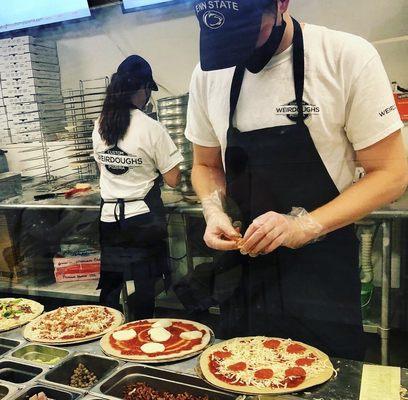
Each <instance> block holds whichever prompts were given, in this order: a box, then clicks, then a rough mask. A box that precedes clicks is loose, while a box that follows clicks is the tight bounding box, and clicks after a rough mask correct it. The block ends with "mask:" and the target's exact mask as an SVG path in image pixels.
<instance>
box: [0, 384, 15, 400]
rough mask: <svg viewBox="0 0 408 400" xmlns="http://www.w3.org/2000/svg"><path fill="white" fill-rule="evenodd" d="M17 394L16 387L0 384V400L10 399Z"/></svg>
mask: <svg viewBox="0 0 408 400" xmlns="http://www.w3.org/2000/svg"><path fill="white" fill-rule="evenodd" d="M16 392H17V387H16V386H13V385H11V384H9V383H5V382H1V383H0V399H1V400H6V399H10V398H11V397H12V396H13V394H14V393H16Z"/></svg>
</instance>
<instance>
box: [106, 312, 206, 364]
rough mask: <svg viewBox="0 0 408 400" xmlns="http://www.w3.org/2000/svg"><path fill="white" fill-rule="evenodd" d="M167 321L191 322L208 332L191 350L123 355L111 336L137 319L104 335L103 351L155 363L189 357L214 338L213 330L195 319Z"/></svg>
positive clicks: (148, 320) (111, 354)
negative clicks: (113, 344) (115, 346)
mask: <svg viewBox="0 0 408 400" xmlns="http://www.w3.org/2000/svg"><path fill="white" fill-rule="evenodd" d="M143 321H147V322H150V323H155V322H158V321H160V319H157V318H154V319H146V320H143ZM166 321H171V322H183V323H186V324H191V325H194V326H195V327H196V328H197V330H203V331H205V332H206V333H205V334H204V336H203V337H202V340H201V344H199V345H196V346H194V347H193V348H192V349H190V350H184V351H180V352H178V353H173V354H166V355H158V356H156V357H148V356H147V355H145V356H144V355H123V354H122V353H121V351H119V350H116V349H114V348H113V347H112V346H111V345H110V343H109V338H110V336H111V335H112V334H113V333H114V332H115V331H117V330H121V329H124V328H125V327H127V326H128V325H130V324H134V323H135V322H137V321H133V322H129V323H128V324H126V325H123V326H120V327H119V328H116V329H115V330H114V331H113V332H109V333H107V334H106V335H105V336H103V337H102V339H101V341H100V345H101V348H102V350H103V352H104V353H105V354H107V355H109V356H113V357H116V358H120V359H122V360H131V361H140V362H147V363H155V362H162V361H169V360H172V361H173V360H174V361H176V360H178V359H181V358H187V357H190V356H191V357H192V356H194V355H197V354H199V353H200V352H201V351H202V350H203V349H205V348H206V347H207V346H208V345H209V344H210V342H211V340H212V338H213V334H212V331H211V330H210V329H209V328H208V327H207V326H205V325H203V324H200V323H199V322H195V321H188V320H185V319H176V318H174V319H172V318H166Z"/></svg>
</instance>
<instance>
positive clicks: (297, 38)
mask: <svg viewBox="0 0 408 400" xmlns="http://www.w3.org/2000/svg"><path fill="white" fill-rule="evenodd" d="M292 21H293V27H294V31H293V76H294V80H295V93H296V104H297V107H298V117H297V123H298V124H301V125H303V124H304V114H303V92H304V87H305V49H304V43H303V33H302V27H301V26H300V24H299V22H298V21H296V20H295V19H294V18H292Z"/></svg>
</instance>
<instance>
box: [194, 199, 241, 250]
mask: <svg viewBox="0 0 408 400" xmlns="http://www.w3.org/2000/svg"><path fill="white" fill-rule="evenodd" d="M201 204H202V206H203V214H204V218H205V221H206V222H207V228H206V230H205V234H204V241H205V243H206V245H207V246H208V247H210V248H212V249H215V250H224V251H228V250H237V249H238V241H239V240H240V239H241V237H242V236H241V235H240V234H239V232H238V231H237V230H236V229H235V228H234V227H233V225H232V222H231V219H230V218H229V217H228V215H227V214H226V213H225V212H224V208H223V205H222V197H221V193H220V192H218V191H215V192H213V193H212V194H211V195H209V196H207V197H205V198H204V199H202V200H201Z"/></svg>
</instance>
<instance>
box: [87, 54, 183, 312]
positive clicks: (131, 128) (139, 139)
mask: <svg viewBox="0 0 408 400" xmlns="http://www.w3.org/2000/svg"><path fill="white" fill-rule="evenodd" d="M152 90H157V85H156V83H155V82H154V80H153V76H152V70H151V67H150V65H149V64H148V62H147V61H146V60H144V59H143V58H142V57H140V56H137V55H132V56H130V57H128V58H126V59H125V60H124V61H123V62H122V63H121V64H120V65H119V67H118V70H117V72H116V73H114V74H113V75H112V78H111V82H110V84H109V86H108V88H107V91H106V98H105V101H104V105H103V109H102V113H101V115H100V117H99V119H98V120H97V121H96V122H95V128H94V131H93V135H92V139H93V148H94V156H95V159H96V161H97V163H98V165H99V168H100V187H101V218H100V219H101V221H100V243H101V278H100V281H99V286H98V288H99V289H101V294H100V303H101V304H103V305H106V306H110V307H114V308H119V298H120V293H121V290H122V286H123V283H124V282H126V281H127V280H133V281H134V282H135V293H134V294H133V295H132V296H130V297H129V306H130V311H131V313H132V317H133V318H135V319H143V318H149V317H152V316H153V313H154V296H155V290H154V288H155V283H156V281H157V279H158V278H159V277H162V278H163V279H164V280H165V283H166V284H167V285H168V284H169V279H170V270H169V265H168V259H167V251H166V249H167V247H166V238H167V229H166V219H165V212H164V206H163V202H162V200H161V197H160V187H159V180H160V177H161V176H162V177H163V179H164V181H165V182H166V183H167V184H168V185H169V186H172V187H175V186H177V185H178V183H179V181H180V170H179V167H178V164H179V163H180V161H182V156H181V154H180V153H179V151H178V150H177V148H176V146H175V144H174V143H173V141H172V140H171V138H170V136H169V135H168V133H167V132H166V130H165V129H164V128H163V127H162V125H160V124H159V123H158V122H157V121H155V120H153V119H151V118H150V117H148V116H147V115H146V114H144V113H143V111H142V110H143V109H144V108H145V106H146V104H147V102H148V101H149V98H150V94H151V91H152Z"/></svg>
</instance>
